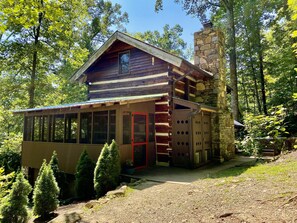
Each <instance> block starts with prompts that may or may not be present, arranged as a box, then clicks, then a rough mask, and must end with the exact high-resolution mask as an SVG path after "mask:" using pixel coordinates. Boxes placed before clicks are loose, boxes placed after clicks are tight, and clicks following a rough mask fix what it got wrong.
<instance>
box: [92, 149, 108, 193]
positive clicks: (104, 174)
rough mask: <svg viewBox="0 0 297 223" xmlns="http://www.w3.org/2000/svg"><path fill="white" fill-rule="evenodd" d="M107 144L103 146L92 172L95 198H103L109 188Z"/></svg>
mask: <svg viewBox="0 0 297 223" xmlns="http://www.w3.org/2000/svg"><path fill="white" fill-rule="evenodd" d="M108 147H109V146H108V144H107V143H105V145H104V146H103V148H102V150H101V153H100V156H99V158H98V160H97V163H96V167H95V171H94V189H95V192H96V195H97V197H101V196H103V195H104V194H105V193H106V192H107V191H108V190H110V189H111V187H110V183H109V182H110V176H109V170H110V163H111V162H110V155H109V154H110V151H109V148H108Z"/></svg>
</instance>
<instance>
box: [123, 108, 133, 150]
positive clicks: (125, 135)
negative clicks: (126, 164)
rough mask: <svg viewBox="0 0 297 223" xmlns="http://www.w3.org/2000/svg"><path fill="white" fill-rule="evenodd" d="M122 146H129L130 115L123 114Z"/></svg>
mask: <svg viewBox="0 0 297 223" xmlns="http://www.w3.org/2000/svg"><path fill="white" fill-rule="evenodd" d="M123 144H131V113H130V112H125V113H123Z"/></svg>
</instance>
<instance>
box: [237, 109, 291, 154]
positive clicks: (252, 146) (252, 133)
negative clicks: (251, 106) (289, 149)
mask: <svg viewBox="0 0 297 223" xmlns="http://www.w3.org/2000/svg"><path fill="white" fill-rule="evenodd" d="M268 113H269V115H268V116H265V115H253V114H249V115H246V116H245V128H246V131H247V135H246V136H245V137H244V139H243V140H242V141H241V142H240V143H239V146H240V148H241V149H243V151H244V152H245V153H247V154H259V153H261V149H262V147H263V146H264V147H265V144H266V143H270V144H277V145H279V142H278V141H279V140H278V137H280V136H285V135H286V134H287V132H286V123H285V122H284V120H285V117H286V109H285V108H283V107H282V106H277V107H276V108H273V109H270V110H268ZM261 138H267V139H269V138H271V140H264V139H263V140H262V139H261ZM265 141H266V142H265ZM262 144H263V145H262ZM279 149H281V148H279Z"/></svg>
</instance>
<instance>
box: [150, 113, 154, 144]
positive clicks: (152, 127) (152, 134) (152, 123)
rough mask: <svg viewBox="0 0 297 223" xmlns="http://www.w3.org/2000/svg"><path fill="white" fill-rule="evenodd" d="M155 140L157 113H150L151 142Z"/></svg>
mask: <svg viewBox="0 0 297 223" xmlns="http://www.w3.org/2000/svg"><path fill="white" fill-rule="evenodd" d="M154 141H155V115H154V114H149V142H154Z"/></svg>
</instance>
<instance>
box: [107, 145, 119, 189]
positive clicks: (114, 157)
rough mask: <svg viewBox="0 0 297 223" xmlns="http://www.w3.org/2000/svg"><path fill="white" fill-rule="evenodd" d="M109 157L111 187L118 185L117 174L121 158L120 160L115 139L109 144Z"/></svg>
mask: <svg viewBox="0 0 297 223" xmlns="http://www.w3.org/2000/svg"><path fill="white" fill-rule="evenodd" d="M109 151H110V159H111V161H110V162H111V167H110V168H111V169H110V175H111V177H112V180H113V182H112V185H113V187H116V186H118V184H119V176H120V173H121V160H120V153H119V147H118V145H117V143H116V142H115V140H112V142H111V144H110V146H109Z"/></svg>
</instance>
